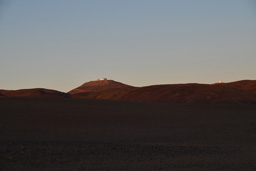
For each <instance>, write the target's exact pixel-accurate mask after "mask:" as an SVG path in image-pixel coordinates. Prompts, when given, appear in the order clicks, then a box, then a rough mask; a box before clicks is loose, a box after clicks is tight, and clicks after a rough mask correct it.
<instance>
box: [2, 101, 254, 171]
mask: <svg viewBox="0 0 256 171" xmlns="http://www.w3.org/2000/svg"><path fill="white" fill-rule="evenodd" d="M0 168H1V169H0V170H2V171H5V170H15V171H16V170H19V171H21V170H22V171H26V170H28V171H33V170H38V171H45V170H47V171H59V170H62V171H70V170H127V171H128V170H131V171H137V170H138V171H139V170H147V171H155V170H232V171H234V170H256V105H255V104H175V103H143V102H121V101H108V100H87V99H75V98H0Z"/></svg>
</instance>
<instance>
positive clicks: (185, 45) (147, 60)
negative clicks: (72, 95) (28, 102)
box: [0, 0, 256, 91]
mask: <svg viewBox="0 0 256 171" xmlns="http://www.w3.org/2000/svg"><path fill="white" fill-rule="evenodd" d="M255 64H256V3H255V1H254V0H211V1H209V0H193V1H191V0H129V1H127V0H107V1H106V0H105V1H104V0H97V1H95V0H76V1H71V0H43V1H42V0H22V1H20V0H8V1H7V0H0V79H1V81H0V89H22V88H35V87H42V88H50V89H56V90H60V91H69V90H71V89H73V88H75V87H77V86H79V85H81V84H82V83H84V82H87V81H91V80H96V79H97V78H101V77H107V78H112V79H114V80H116V81H120V82H123V83H126V84H130V85H134V86H146V85H152V84H174V83H189V82H197V83H214V82H217V81H219V80H223V81H224V82H230V81H236V80H242V79H254V80H255V79H256V67H255Z"/></svg>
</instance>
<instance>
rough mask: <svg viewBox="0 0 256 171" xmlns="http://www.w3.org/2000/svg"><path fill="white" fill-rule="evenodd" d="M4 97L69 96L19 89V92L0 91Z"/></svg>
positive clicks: (49, 91) (39, 90)
mask: <svg viewBox="0 0 256 171" xmlns="http://www.w3.org/2000/svg"><path fill="white" fill-rule="evenodd" d="M0 94H2V95H3V96H5V97H69V96H70V95H69V94H66V93H63V92H60V91H56V90H49V89H43V88H35V89H21V90H0Z"/></svg>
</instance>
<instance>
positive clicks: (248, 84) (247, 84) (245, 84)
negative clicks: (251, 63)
mask: <svg viewBox="0 0 256 171" xmlns="http://www.w3.org/2000/svg"><path fill="white" fill-rule="evenodd" d="M227 85H229V86H232V87H234V88H236V89H239V90H243V91H247V92H251V93H254V94H256V80H241V81H236V82H232V83H227Z"/></svg>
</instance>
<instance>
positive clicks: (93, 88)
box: [68, 80, 132, 94]
mask: <svg viewBox="0 0 256 171" xmlns="http://www.w3.org/2000/svg"><path fill="white" fill-rule="evenodd" d="M129 87H132V86H129V85H126V84H123V83H120V82H117V81H113V80H99V81H90V82H87V83H84V84H83V85H81V86H79V87H77V88H75V89H73V90H71V91H70V92H68V93H69V94H76V93H85V92H101V91H105V90H109V89H119V88H129Z"/></svg>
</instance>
